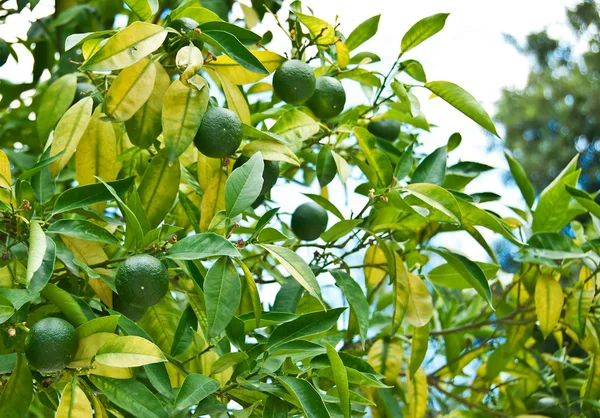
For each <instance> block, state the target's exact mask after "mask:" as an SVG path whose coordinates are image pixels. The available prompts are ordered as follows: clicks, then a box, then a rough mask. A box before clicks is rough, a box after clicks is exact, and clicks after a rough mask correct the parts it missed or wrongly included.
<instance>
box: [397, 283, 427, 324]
mask: <svg viewBox="0 0 600 418" xmlns="http://www.w3.org/2000/svg"><path fill="white" fill-rule="evenodd" d="M432 315H433V301H432V299H431V294H430V293H429V289H427V285H426V284H425V282H424V281H423V280H421V278H420V277H419V276H417V275H415V274H412V273H408V305H407V307H406V315H405V316H404V319H406V322H408V323H409V324H411V325H414V326H415V327H422V326H423V325H425V324H427V323H428V322H429V320H430V319H431V316H432Z"/></svg>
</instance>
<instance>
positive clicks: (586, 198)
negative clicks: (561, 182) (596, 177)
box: [565, 184, 600, 218]
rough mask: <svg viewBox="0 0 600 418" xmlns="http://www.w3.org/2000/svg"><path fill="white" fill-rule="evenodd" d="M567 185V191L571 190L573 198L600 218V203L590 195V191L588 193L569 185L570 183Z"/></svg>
mask: <svg viewBox="0 0 600 418" xmlns="http://www.w3.org/2000/svg"><path fill="white" fill-rule="evenodd" d="M565 187H566V189H567V192H569V194H570V195H571V196H573V198H575V200H576V201H577V202H578V203H579V204H580V205H581V206H583V207H584V208H586V209H587V210H588V212H589V213H590V214H592V215H594V216H595V217H596V218H600V205H599V204H597V203H596V201H595V200H594V198H593V197H592V196H590V195H589V193H587V192H586V191H585V190H580V189H577V188H575V187H572V186H569V185H568V184H567V185H566V186H565Z"/></svg>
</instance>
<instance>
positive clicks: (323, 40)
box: [295, 12, 335, 49]
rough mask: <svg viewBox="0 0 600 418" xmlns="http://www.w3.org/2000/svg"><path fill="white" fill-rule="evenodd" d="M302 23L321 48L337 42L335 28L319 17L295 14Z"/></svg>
mask: <svg viewBox="0 0 600 418" xmlns="http://www.w3.org/2000/svg"><path fill="white" fill-rule="evenodd" d="M295 15H296V16H297V17H298V19H299V20H300V22H302V23H303V24H304V26H306V27H307V28H308V30H309V31H310V34H311V35H312V37H313V40H314V42H315V43H316V44H317V45H318V46H319V48H322V49H324V48H326V47H328V46H329V45H331V44H333V43H334V42H335V30H334V29H333V26H331V25H330V24H329V23H327V22H325V21H324V20H322V19H319V18H318V17H314V16H310V15H305V14H302V13H298V12H295Z"/></svg>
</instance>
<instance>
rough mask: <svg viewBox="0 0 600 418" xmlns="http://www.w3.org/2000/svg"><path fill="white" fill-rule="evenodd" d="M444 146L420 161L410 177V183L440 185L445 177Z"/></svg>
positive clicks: (445, 153) (445, 154)
mask: <svg viewBox="0 0 600 418" xmlns="http://www.w3.org/2000/svg"><path fill="white" fill-rule="evenodd" d="M447 158H448V153H447V152H446V146H443V147H439V148H438V149H436V150H435V151H433V152H432V153H431V154H429V155H428V156H427V157H425V158H424V159H423V161H421V163H420V164H419V165H418V166H417V168H416V169H415V172H414V173H413V175H412V178H411V183H432V184H437V185H438V186H441V185H442V182H443V181H444V177H445V176H446V160H447Z"/></svg>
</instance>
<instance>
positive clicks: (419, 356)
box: [409, 324, 429, 376]
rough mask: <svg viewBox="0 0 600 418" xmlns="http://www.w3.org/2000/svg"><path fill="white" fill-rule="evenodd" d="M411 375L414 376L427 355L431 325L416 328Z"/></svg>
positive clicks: (411, 355) (412, 348)
mask: <svg viewBox="0 0 600 418" xmlns="http://www.w3.org/2000/svg"><path fill="white" fill-rule="evenodd" d="M411 343H412V347H411V350H410V366H409V373H410V375H411V376H414V375H415V373H416V372H417V370H418V369H419V367H421V363H422V362H423V359H424V358H425V354H427V348H428V346H429V324H426V325H424V326H422V327H414V331H413V337H412V340H411Z"/></svg>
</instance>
